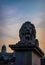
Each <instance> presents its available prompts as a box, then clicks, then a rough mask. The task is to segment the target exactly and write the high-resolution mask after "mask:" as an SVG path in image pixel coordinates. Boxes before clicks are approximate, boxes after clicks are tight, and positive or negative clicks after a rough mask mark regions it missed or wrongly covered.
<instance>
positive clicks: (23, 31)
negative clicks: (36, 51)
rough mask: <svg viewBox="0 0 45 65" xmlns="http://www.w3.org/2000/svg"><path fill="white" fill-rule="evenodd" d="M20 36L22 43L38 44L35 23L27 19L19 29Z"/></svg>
mask: <svg viewBox="0 0 45 65" xmlns="http://www.w3.org/2000/svg"><path fill="white" fill-rule="evenodd" d="M19 37H20V41H21V42H22V43H25V44H26V43H33V44H35V45H39V44H38V40H37V39H36V29H35V26H34V24H32V23H31V22H29V21H26V22H25V23H24V24H23V25H22V26H21V28H20V30H19Z"/></svg>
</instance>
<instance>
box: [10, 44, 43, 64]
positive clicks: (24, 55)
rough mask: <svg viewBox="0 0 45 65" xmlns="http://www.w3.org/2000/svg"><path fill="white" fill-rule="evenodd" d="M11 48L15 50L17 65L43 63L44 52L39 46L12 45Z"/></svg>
mask: <svg viewBox="0 0 45 65" xmlns="http://www.w3.org/2000/svg"><path fill="white" fill-rule="evenodd" d="M10 48H11V49H12V50H14V51H15V56H16V60H15V63H16V65H41V61H40V58H41V57H43V55H44V53H43V52H42V50H41V49H40V48H39V47H37V46H35V45H30V46H26V45H25V46H23V45H22V46H18V45H10Z"/></svg>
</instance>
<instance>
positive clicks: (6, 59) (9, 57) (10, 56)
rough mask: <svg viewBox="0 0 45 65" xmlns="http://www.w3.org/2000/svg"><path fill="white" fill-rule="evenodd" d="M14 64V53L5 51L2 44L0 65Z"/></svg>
mask: <svg viewBox="0 0 45 65" xmlns="http://www.w3.org/2000/svg"><path fill="white" fill-rule="evenodd" d="M11 63H12V64H13V65H14V64H15V55H14V52H13V53H7V52H6V46H5V45H3V46H2V49H1V52H0V64H1V65H10V64H11Z"/></svg>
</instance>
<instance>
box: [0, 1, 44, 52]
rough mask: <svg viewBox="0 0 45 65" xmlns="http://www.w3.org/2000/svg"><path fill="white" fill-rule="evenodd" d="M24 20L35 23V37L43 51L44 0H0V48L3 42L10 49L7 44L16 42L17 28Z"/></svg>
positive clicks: (17, 36)
mask: <svg viewBox="0 0 45 65" xmlns="http://www.w3.org/2000/svg"><path fill="white" fill-rule="evenodd" d="M25 21H31V22H32V23H33V24H34V25H35V27H36V31H37V37H36V38H38V40H39V46H40V48H41V49H42V50H43V51H44V52H45V0H0V49H1V46H2V45H3V44H5V45H6V47H7V51H8V52H10V51H11V49H10V48H9V44H15V43H16V42H18V40H19V29H20V27H21V25H22V24H23V23H24V22H25Z"/></svg>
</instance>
